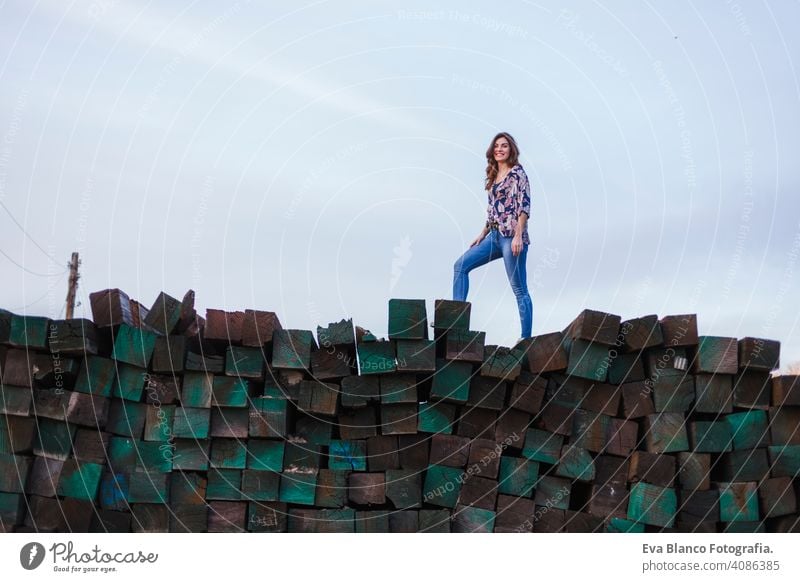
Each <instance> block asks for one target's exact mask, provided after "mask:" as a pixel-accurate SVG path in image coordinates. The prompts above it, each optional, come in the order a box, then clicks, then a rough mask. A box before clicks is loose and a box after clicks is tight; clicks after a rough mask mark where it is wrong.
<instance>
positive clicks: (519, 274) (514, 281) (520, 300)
mask: <svg viewBox="0 0 800 582" xmlns="http://www.w3.org/2000/svg"><path fill="white" fill-rule="evenodd" d="M500 238H501V239H502V243H501V249H502V252H503V263H504V264H505V266H506V275H508V282H509V283H511V290H512V291H513V292H514V297H516V299H517V309H518V310H519V323H520V328H521V330H522V336H521V337H523V338H526V337H531V331H532V328H533V301H531V296H530V294H529V293H528V275H527V272H526V269H525V263H526V262H527V259H528V246H530V245H526V244H523V245H522V251H521V252H520V253H519V255H517V256H516V257H515V256H514V253H513V252H512V251H511V240H512V237H510V236H504V237H500Z"/></svg>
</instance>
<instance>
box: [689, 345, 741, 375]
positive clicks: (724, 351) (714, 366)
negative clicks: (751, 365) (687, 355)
mask: <svg viewBox="0 0 800 582" xmlns="http://www.w3.org/2000/svg"><path fill="white" fill-rule="evenodd" d="M697 340H698V343H697V348H696V350H695V355H694V358H692V371H693V372H694V373H695V374H696V373H699V372H707V373H710V374H735V373H736V372H737V371H738V370H739V343H738V340H737V339H736V338H735V337H719V336H710V335H702V336H699V337H698V338H697Z"/></svg>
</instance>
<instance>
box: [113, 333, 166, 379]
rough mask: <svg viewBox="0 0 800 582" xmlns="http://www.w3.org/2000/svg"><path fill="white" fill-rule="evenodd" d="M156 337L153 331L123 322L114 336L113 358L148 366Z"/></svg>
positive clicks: (143, 366) (142, 366)
mask: <svg viewBox="0 0 800 582" xmlns="http://www.w3.org/2000/svg"><path fill="white" fill-rule="evenodd" d="M156 337H158V336H156V334H154V333H153V332H151V331H147V330H146V329H142V328H140V327H131V326H130V325H127V324H125V323H121V324H120V325H119V327H118V328H117V333H116V335H115V336H114V349H113V350H112V352H111V359H113V360H117V361H118V362H125V363H127V364H131V365H132V366H138V367H139V368H147V366H148V364H150V358H151V357H152V355H153V349H155V347H156Z"/></svg>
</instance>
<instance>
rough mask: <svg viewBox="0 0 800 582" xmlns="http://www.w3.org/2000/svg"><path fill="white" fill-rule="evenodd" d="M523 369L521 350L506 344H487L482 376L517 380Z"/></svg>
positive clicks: (481, 368)
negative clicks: (513, 348)
mask: <svg viewBox="0 0 800 582" xmlns="http://www.w3.org/2000/svg"><path fill="white" fill-rule="evenodd" d="M521 371H522V359H521V352H519V351H515V350H512V349H510V348H507V347H505V346H485V349H484V358H483V363H482V364H481V366H480V368H479V372H480V375H481V376H484V377H487V378H497V379H498V380H501V381H502V380H510V381H513V380H516V379H517V378H518V377H519V374H520V372H521Z"/></svg>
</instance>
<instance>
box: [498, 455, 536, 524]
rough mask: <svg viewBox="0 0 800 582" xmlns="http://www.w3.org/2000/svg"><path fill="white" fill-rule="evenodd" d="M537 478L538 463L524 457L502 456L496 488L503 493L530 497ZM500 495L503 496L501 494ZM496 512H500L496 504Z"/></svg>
mask: <svg viewBox="0 0 800 582" xmlns="http://www.w3.org/2000/svg"><path fill="white" fill-rule="evenodd" d="M538 479H539V463H537V462H536V461H529V460H528V459H525V458H515V457H506V456H504V457H502V458H501V459H500V475H499V477H498V486H497V490H498V492H499V493H501V494H504V495H515V496H517V497H531V495H532V494H533V490H534V487H535V486H536V482H537V480H538ZM500 497H503V495H501V496H500ZM498 512H499V513H502V512H501V510H500V507H499V504H498Z"/></svg>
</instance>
